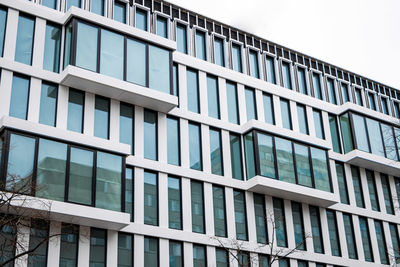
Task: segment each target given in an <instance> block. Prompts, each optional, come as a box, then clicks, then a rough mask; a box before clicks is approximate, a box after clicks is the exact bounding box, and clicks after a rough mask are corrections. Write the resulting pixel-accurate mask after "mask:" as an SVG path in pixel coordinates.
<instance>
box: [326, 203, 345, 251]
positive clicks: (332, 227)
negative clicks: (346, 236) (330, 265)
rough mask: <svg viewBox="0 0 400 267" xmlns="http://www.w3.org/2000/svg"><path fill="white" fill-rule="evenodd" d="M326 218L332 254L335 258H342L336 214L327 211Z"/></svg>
mask: <svg viewBox="0 0 400 267" xmlns="http://www.w3.org/2000/svg"><path fill="white" fill-rule="evenodd" d="M326 217H327V220H328V230H329V240H330V243H331V252H332V255H333V256H338V257H340V256H342V253H341V251H340V241H339V232H338V227H337V221H336V212H335V211H333V210H326Z"/></svg>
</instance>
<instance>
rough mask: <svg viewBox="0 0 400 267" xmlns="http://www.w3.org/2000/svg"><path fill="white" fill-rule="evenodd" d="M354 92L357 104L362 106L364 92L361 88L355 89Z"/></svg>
mask: <svg viewBox="0 0 400 267" xmlns="http://www.w3.org/2000/svg"><path fill="white" fill-rule="evenodd" d="M354 94H355V95H356V104H357V105H360V106H362V105H363V101H362V92H361V89H357V88H355V89H354Z"/></svg>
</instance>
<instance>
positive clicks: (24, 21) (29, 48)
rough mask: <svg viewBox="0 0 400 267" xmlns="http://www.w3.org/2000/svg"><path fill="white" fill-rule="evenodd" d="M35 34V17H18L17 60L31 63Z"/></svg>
mask: <svg viewBox="0 0 400 267" xmlns="http://www.w3.org/2000/svg"><path fill="white" fill-rule="evenodd" d="M34 35H35V19H34V18H32V17H28V16H25V15H20V16H19V18H18V30H17V44H16V45H15V61H17V62H20V63H23V64H27V65H31V64H32V54H33V41H34Z"/></svg>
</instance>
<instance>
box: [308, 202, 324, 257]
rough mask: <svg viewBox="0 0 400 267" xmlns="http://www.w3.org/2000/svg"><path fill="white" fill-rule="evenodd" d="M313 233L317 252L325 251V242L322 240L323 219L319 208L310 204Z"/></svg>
mask: <svg viewBox="0 0 400 267" xmlns="http://www.w3.org/2000/svg"><path fill="white" fill-rule="evenodd" d="M310 220H311V233H312V239H313V244H314V252H315V253H324V242H323V241H322V229H321V220H320V216H319V208H318V207H315V206H310Z"/></svg>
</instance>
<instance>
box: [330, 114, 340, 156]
mask: <svg viewBox="0 0 400 267" xmlns="http://www.w3.org/2000/svg"><path fill="white" fill-rule="evenodd" d="M329 129H330V132H331V139H332V147H333V151H335V152H336V153H342V148H341V146H340V135H339V129H338V124H337V117H336V116H334V115H331V114H329Z"/></svg>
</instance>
